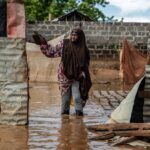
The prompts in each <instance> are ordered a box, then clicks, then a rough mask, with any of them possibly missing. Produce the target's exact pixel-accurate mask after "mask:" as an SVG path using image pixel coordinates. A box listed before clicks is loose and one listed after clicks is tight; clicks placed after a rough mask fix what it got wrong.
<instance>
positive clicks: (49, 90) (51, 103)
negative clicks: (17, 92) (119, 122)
mask: <svg viewBox="0 0 150 150" xmlns="http://www.w3.org/2000/svg"><path fill="white" fill-rule="evenodd" d="M92 88H93V89H97V87H95V86H93V87H92ZM60 102H61V99H60V93H59V89H58V85H57V84H49V83H36V84H30V104H29V106H30V107H29V126H28V127H24V126H4V125H1V126H0V150H56V149H57V150H131V149H132V150H136V149H137V148H131V147H130V148H129V147H126V146H124V147H119V148H118V147H111V146H110V145H109V144H108V143H107V142H102V141H88V138H90V137H91V136H94V133H92V132H89V131H87V130H86V127H85V126H86V125H92V124H99V123H103V122H104V121H105V120H106V119H107V117H106V114H105V112H104V110H103V109H102V108H101V107H100V105H99V103H95V102H94V101H92V100H90V101H88V103H87V105H86V107H85V108H84V117H76V116H74V115H73V113H72V112H74V108H73V109H72V110H73V111H71V115H70V116H63V117H62V116H61V115H60Z"/></svg>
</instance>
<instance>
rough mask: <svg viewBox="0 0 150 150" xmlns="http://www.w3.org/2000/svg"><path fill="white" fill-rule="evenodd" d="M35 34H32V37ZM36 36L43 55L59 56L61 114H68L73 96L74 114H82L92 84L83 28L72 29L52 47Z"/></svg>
mask: <svg viewBox="0 0 150 150" xmlns="http://www.w3.org/2000/svg"><path fill="white" fill-rule="evenodd" d="M35 36H36V35H33V38H34V37H35ZM37 37H38V36H37ZM38 38H39V40H38V41H39V42H36V43H37V44H39V45H40V48H41V51H42V53H43V54H44V55H45V56H47V57H50V58H55V57H61V62H60V64H59V68H58V81H59V89H60V91H61V98H62V104H61V114H66V115H69V113H70V101H71V98H72V97H73V100H74V104H75V112H76V115H77V116H83V107H84V105H85V103H86V100H87V99H88V92H89V90H90V88H91V85H92V83H91V78H90V74H89V62H90V55H89V50H88V48H87V46H86V39H85V34H84V32H83V30H81V29H73V30H72V31H71V34H70V38H69V39H64V40H63V41H60V42H59V43H58V44H57V45H56V46H54V47H52V46H51V45H49V44H47V42H46V41H45V40H44V39H43V38H40V36H39V37H38ZM34 39H35V38H34ZM35 41H36V40H35Z"/></svg>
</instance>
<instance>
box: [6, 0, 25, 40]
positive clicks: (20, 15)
mask: <svg viewBox="0 0 150 150" xmlns="http://www.w3.org/2000/svg"><path fill="white" fill-rule="evenodd" d="M7 37H10V38H25V9H24V4H23V0H8V1H7Z"/></svg>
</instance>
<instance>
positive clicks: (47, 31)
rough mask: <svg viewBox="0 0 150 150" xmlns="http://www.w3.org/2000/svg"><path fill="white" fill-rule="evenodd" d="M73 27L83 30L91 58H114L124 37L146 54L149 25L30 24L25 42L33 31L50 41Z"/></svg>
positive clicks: (114, 23)
mask: <svg viewBox="0 0 150 150" xmlns="http://www.w3.org/2000/svg"><path fill="white" fill-rule="evenodd" d="M74 26H81V28H82V29H83V30H84V32H85V35H86V39H87V44H88V47H89V49H90V54H91V56H92V57H93V58H100V57H113V58H116V57H117V56H118V50H119V49H120V48H121V47H122V41H123V39H124V38H125V37H126V38H127V39H128V40H129V41H130V42H131V43H132V44H134V46H136V47H137V48H139V49H140V50H141V51H142V52H143V53H146V51H147V49H148V48H147V45H148V39H149V37H150V34H149V31H150V24H149V23H122V22H112V23H103V22H63V21H60V22H32V23H31V22H30V23H28V24H27V40H28V41H30V42H33V39H32V34H33V31H38V32H39V33H41V34H42V35H44V36H45V37H46V39H47V40H51V39H53V38H55V37H58V36H60V35H62V34H64V33H66V32H67V31H68V30H70V29H71V28H73V27H74ZM149 42H150V40H149Z"/></svg>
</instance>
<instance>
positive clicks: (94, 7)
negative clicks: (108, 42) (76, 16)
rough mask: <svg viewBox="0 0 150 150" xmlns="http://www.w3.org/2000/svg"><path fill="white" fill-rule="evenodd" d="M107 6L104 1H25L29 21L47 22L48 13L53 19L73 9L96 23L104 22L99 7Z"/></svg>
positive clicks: (103, 16)
mask: <svg viewBox="0 0 150 150" xmlns="http://www.w3.org/2000/svg"><path fill="white" fill-rule="evenodd" d="M107 4H108V2H107V1H106V0H25V9H26V14H27V20H29V21H35V20H48V15H49V13H50V14H51V15H52V19H54V18H57V17H60V16H62V15H64V14H66V13H69V12H70V11H73V10H75V9H76V10H78V11H79V12H81V13H83V14H85V15H87V16H89V17H90V18H91V19H93V20H95V21H97V20H99V19H102V20H105V18H106V16H105V15H104V13H103V12H102V11H101V10H100V7H105V6H106V5H107Z"/></svg>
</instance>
